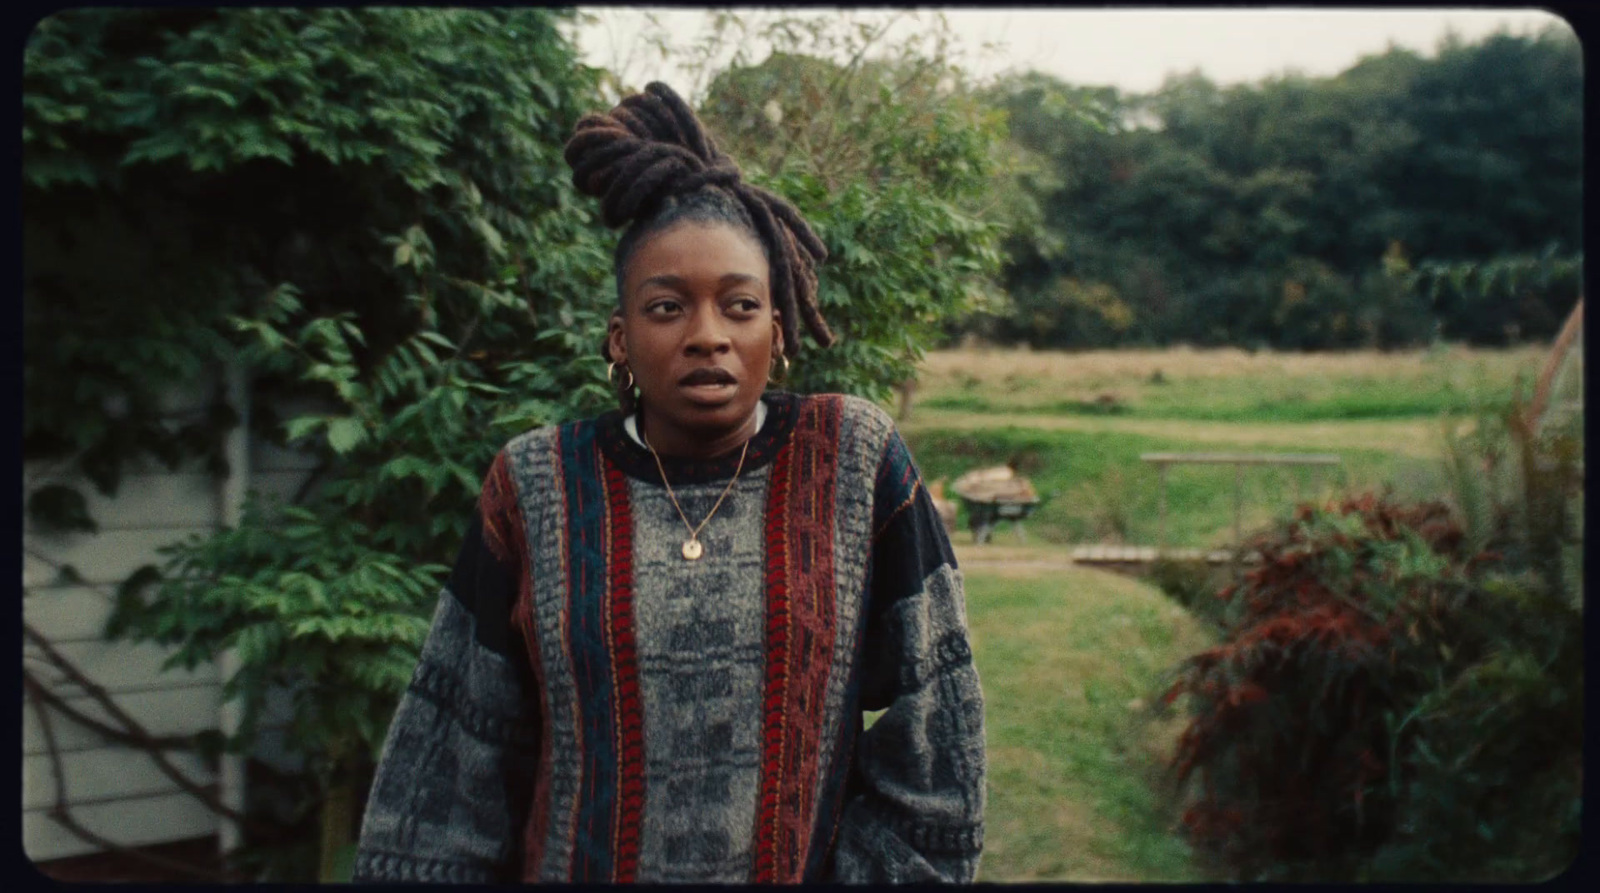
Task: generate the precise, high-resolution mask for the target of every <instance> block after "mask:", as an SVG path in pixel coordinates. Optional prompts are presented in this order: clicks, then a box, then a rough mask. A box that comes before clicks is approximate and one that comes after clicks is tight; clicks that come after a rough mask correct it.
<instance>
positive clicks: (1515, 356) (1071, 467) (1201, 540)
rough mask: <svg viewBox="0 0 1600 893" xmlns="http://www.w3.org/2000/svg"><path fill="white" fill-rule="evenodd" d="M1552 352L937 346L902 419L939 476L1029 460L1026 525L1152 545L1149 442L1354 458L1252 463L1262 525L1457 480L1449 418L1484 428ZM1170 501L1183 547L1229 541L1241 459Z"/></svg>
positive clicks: (1024, 465)
mask: <svg viewBox="0 0 1600 893" xmlns="http://www.w3.org/2000/svg"><path fill="white" fill-rule="evenodd" d="M1545 351H1546V349H1545V348H1544V347H1542V346H1537V345H1535V346H1527V347H1519V348H1514V349H1507V350H1484V349H1468V348H1463V347H1439V348H1434V349H1431V350H1419V351H1410V352H1397V353H1380V352H1376V351H1361V352H1351V353H1339V354H1281V353H1271V352H1260V353H1254V354H1252V353H1248V352H1246V351H1242V350H1234V349H1220V350H1192V349H1187V348H1175V349H1172V350H1161V351H1155V350H1132V351H1087V352H1081V353H1066V352H1034V351H1027V350H981V349H973V350H954V351H939V352H934V353H931V354H929V355H928V357H927V359H926V362H925V363H924V367H923V369H924V371H923V375H922V378H921V379H920V382H919V387H918V392H917V396H916V401H915V404H914V411H913V413H912V417H911V418H910V419H909V420H906V421H903V422H902V423H901V429H902V431H903V432H904V433H905V436H906V439H907V441H908V442H909V443H910V445H911V448H912V452H913V454H914V455H915V456H916V459H917V462H918V464H919V466H920V467H921V468H922V471H923V475H924V477H926V478H927V479H928V480H929V481H935V480H938V479H940V478H945V479H953V478H955V477H957V476H959V475H960V474H961V473H963V472H965V471H967V470H970V469H972V468H975V467H980V466H984V465H995V464H1000V463H1005V462H1011V463H1014V464H1015V466H1016V467H1017V468H1018V469H1019V470H1020V471H1021V472H1022V473H1023V474H1026V475H1028V476H1029V477H1030V478H1031V479H1032V480H1033V482H1034V485H1035V488H1036V489H1037V490H1038V491H1039V493H1040V495H1041V497H1043V504H1042V505H1041V506H1040V507H1039V509H1037V510H1036V511H1035V512H1034V514H1033V516H1032V517H1031V518H1030V519H1029V520H1028V521H1027V523H1026V528H1027V531H1028V533H1029V535H1030V536H1032V537H1034V538H1037V539H1039V540H1043V541H1045V542H1050V543H1093V542H1124V543H1137V544H1154V543H1155V542H1156V541H1157V539H1158V537H1159V530H1158V528H1159V524H1158V520H1157V519H1158V502H1159V495H1158V485H1157V474H1156V469H1155V468H1154V467H1153V466H1151V465H1149V464H1147V463H1145V462H1142V461H1140V458H1139V456H1140V454H1141V453H1146V452H1166V451H1171V452H1201V451H1204V452H1223V451H1226V452H1306V453H1335V454H1337V455H1338V456H1339V457H1340V460H1341V464H1340V465H1339V466H1337V467H1335V468H1322V469H1313V468H1305V467H1300V468H1277V467H1251V468H1247V469H1246V470H1245V471H1244V474H1243V477H1242V480H1243V499H1242V510H1241V515H1242V523H1241V526H1242V528H1243V530H1244V532H1245V534H1247V535H1248V533H1249V532H1250V531H1251V530H1252V529H1254V528H1259V527H1261V526H1263V525H1266V524H1269V523H1271V522H1272V521H1273V520H1274V519H1276V518H1279V517H1283V516H1284V515H1285V514H1286V513H1288V512H1289V511H1290V510H1291V509H1292V507H1293V505H1294V504H1295V503H1296V502H1298V501H1303V500H1324V499H1327V498H1330V497H1332V496H1335V495H1337V494H1340V493H1348V492H1352V491H1359V490H1367V489H1382V488H1385V487H1391V488H1393V489H1394V490H1395V491H1396V492H1397V493H1398V494H1400V495H1403V496H1407V497H1438V496H1442V495H1444V483H1443V477H1442V474H1441V466H1440V459H1441V456H1442V454H1443V449H1444V438H1443V433H1442V432H1443V428H1444V426H1445V425H1446V424H1448V425H1450V426H1451V427H1452V428H1454V429H1455V430H1456V431H1458V432H1460V431H1464V430H1467V429H1469V428H1470V426H1471V425H1472V423H1473V419H1474V418H1475V417H1476V416H1477V415H1478V414H1479V413H1480V412H1484V411H1488V410H1490V409H1492V408H1494V407H1495V406H1497V405H1499V404H1501V403H1503V402H1504V401H1505V399H1506V398H1508V397H1509V396H1510V395H1511V394H1512V393H1513V391H1514V390H1515V389H1516V388H1517V386H1518V382H1519V380H1520V381H1521V382H1523V383H1524V384H1526V383H1530V382H1531V381H1532V380H1533V378H1534V376H1535V375H1536V374H1537V372H1538V369H1539V366H1540V363H1541V362H1542V361H1543V359H1544V356H1545ZM1167 511H1168V519H1167V542H1168V543H1169V544H1171V545H1175V546H1197V547H1225V546H1227V545H1229V544H1231V543H1232V542H1233V527H1234V520H1233V515H1234V469H1233V467H1232V466H1196V465H1180V466H1174V467H1173V468H1171V469H1170V470H1169V472H1168V480H1167ZM998 535H999V536H1001V537H1002V538H1006V539H1008V538H1009V536H1010V534H1009V533H1008V532H1007V531H1005V530H1001V531H999V534H998Z"/></svg>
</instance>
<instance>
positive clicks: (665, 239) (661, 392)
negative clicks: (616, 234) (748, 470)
mask: <svg viewBox="0 0 1600 893" xmlns="http://www.w3.org/2000/svg"><path fill="white" fill-rule="evenodd" d="M768 274H769V270H768V267H767V259H766V256H765V255H764V254H763V253H762V251H761V246H760V245H759V244H758V243H757V242H756V241H755V240H754V239H753V238H752V237H751V236H750V235H749V234H748V233H745V232H744V231H742V230H739V229H736V228H734V227H732V226H728V225H726V224H719V223H701V222H698V221H684V222H682V223H678V224H675V225H673V226H671V227H669V228H667V229H665V230H662V231H661V232H658V233H655V234H654V235H651V236H649V237H647V238H646V239H645V240H644V241H643V242H641V243H640V244H639V246H638V247H637V248H636V249H635V250H634V253H633V257H632V258H631V259H630V260H629V262H628V265H627V267H626V268H625V269H624V271H623V285H622V307H621V309H620V310H619V311H618V312H617V313H616V314H614V315H613V316H612V318H611V330H610V333H609V337H610V339H611V340H610V348H611V357H612V359H613V360H615V361H616V362H617V363H619V364H626V365H627V366H628V368H629V369H631V370H632V371H633V376H634V379H635V381H637V382H638V385H639V400H640V403H642V404H643V405H644V408H645V415H646V419H647V424H648V425H650V427H651V428H652V430H655V431H658V432H660V433H662V434H667V433H669V432H670V433H671V434H673V435H678V436H681V437H686V438H689V439H690V440H695V439H701V440H709V439H713V438H716V437H717V436H719V435H724V436H725V435H727V434H728V433H729V432H731V431H733V430H735V429H738V428H740V427H742V426H744V425H745V424H747V423H748V422H749V421H750V420H751V419H752V418H753V416H754V413H755V408H756V403H757V402H758V401H759V400H760V399H761V394H762V392H763V391H764V390H766V383H767V376H768V374H769V372H770V370H771V368H772V359H773V351H774V350H775V349H776V348H777V338H778V332H779V329H778V324H777V314H776V313H775V312H774V310H773V307H772V296H771V292H770V289H769V283H768ZM752 433H753V432H752ZM663 449H665V447H664V446H663Z"/></svg>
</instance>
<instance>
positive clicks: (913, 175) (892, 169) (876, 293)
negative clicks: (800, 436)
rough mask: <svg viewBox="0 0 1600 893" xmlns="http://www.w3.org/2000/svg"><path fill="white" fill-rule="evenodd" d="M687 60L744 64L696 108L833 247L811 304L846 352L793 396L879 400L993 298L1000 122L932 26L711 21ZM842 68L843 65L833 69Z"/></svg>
mask: <svg viewBox="0 0 1600 893" xmlns="http://www.w3.org/2000/svg"><path fill="white" fill-rule="evenodd" d="M714 24H715V25H716V27H715V28H714V29H713V30H712V32H711V34H710V35H708V36H707V37H705V38H704V39H703V40H702V42H701V44H700V45H699V48H698V49H693V50H687V51H685V50H680V51H679V52H682V53H683V54H684V55H685V56H687V57H689V58H700V59H714V58H718V57H719V50H718V48H719V47H722V46H726V45H732V46H737V47H744V46H748V45H751V44H762V45H767V46H770V47H771V48H772V51H771V53H770V54H769V55H768V56H767V57H766V58H765V59H764V60H762V61H761V62H759V63H756V64H751V62H750V60H749V59H747V58H745V57H744V56H743V54H742V53H736V54H735V55H734V58H733V60H732V63H731V64H730V65H729V66H728V67H727V68H725V69H722V70H719V71H717V72H715V74H714V76H713V77H711V78H710V81H709V85H708V87H707V89H706V94H705V96H704V98H703V99H701V100H700V101H699V103H698V106H699V112H700V114H701V116H702V117H703V118H704V120H705V122H706V125H707V127H708V129H710V130H711V132H712V133H714V134H716V137H717V140H718V145H719V146H721V147H722V149H723V150H724V151H726V152H727V153H728V154H730V155H731V156H733V157H734V158H735V159H736V160H737V161H738V162H739V163H740V165H741V166H742V167H743V168H744V169H745V171H746V174H747V176H749V177H750V178H751V180H752V181H753V182H756V183H758V184H760V185H762V186H765V187H767V188H770V189H772V190H774V191H775V192H777V193H779V194H780V195H783V196H785V197H786V198H788V199H789V200H790V201H792V202H794V204H795V205H796V207H798V208H799V210H800V212H801V213H802V214H804V215H805V216H806V219H807V220H808V221H810V223H811V225H812V227H813V228H814V229H815V230H816V232H817V234H818V236H819V237H820V238H821V239H822V240H823V242H824V243H825V244H826V245H827V247H828V251H829V258H828V261H827V263H825V264H824V265H823V267H822V269H821V271H820V285H819V289H818V291H819V295H820V299H821V305H822V310H823V313H824V315H825V316H826V317H827V318H828V320H829V325H830V326H831V327H832V328H833V330H834V331H835V332H836V333H838V334H839V336H840V338H839V342H838V343H837V344H835V345H834V346H833V347H832V348H830V349H828V350H826V351H810V352H807V353H805V354H803V355H802V356H801V357H799V358H798V359H797V361H796V362H795V363H794V368H793V370H792V373H791V377H790V380H789V382H788V384H787V385H786V386H787V387H790V388H793V389H795V390H799V391H803V392H816V391H842V392H847V393H856V394H859V395H862V396H866V397H870V398H879V399H881V398H884V397H886V396H887V395H888V393H889V391H890V388H892V387H893V386H894V385H895V384H897V383H899V382H901V381H904V380H906V379H908V378H910V377H911V376H912V374H913V371H914V369H915V365H916V363H917V361H918V360H920V359H921V356H922V351H923V350H924V349H925V348H926V347H927V345H928V344H929V343H930V341H932V340H933V339H935V338H937V337H938V335H939V333H940V331H941V329H942V328H943V327H944V325H945V324H946V323H947V322H948V321H949V320H951V319H952V318H954V317H957V316H959V315H962V314H964V313H965V312H967V311H968V310H969V309H970V308H971V307H972V306H973V305H974V304H975V303H976V302H978V301H980V300H982V299H984V298H985V297H986V296H987V297H992V292H993V277H994V276H995V274H996V273H997V272H998V269H999V264H1000V255H999V252H998V240H999V235H1000V231H1001V228H1002V226H1003V221H1002V218H1001V217H1000V214H999V211H998V209H996V208H995V207H993V206H992V203H991V201H990V199H989V196H988V195H987V187H988V185H989V184H990V182H991V181H992V178H993V177H994V176H995V175H996V173H997V171H996V166H995V162H996V159H997V157H998V156H997V154H996V153H997V148H998V147H999V146H1000V144H1001V141H1002V139H1003V136H1004V128H1003V122H1002V121H1001V119H1000V116H999V115H997V114H996V113H995V112H994V111H992V110H990V109H986V108H985V107H984V106H983V105H981V104H980V103H979V102H978V101H977V99H976V97H975V95H974V94H973V93H972V92H971V91H970V89H968V85H967V83H966V79H965V77H964V75H963V73H962V71H961V69H960V68H959V66H958V65H957V64H956V60H955V58H954V52H953V50H952V49H951V35H950V33H949V28H948V26H947V25H945V24H944V23H943V21H942V20H941V19H937V18H936V19H933V20H931V21H923V22H920V24H919V22H917V21H911V22H908V24H910V25H913V26H916V27H915V29H914V30H913V31H912V32H911V33H910V35H909V36H907V37H904V38H900V39H896V40H894V41H892V42H890V41H887V40H885V35H886V34H887V33H888V32H889V30H890V29H891V28H893V27H895V25H896V22H895V21H894V20H890V21H884V22H878V23H875V24H874V23H872V22H869V21H858V20H857V19H855V18H854V17H852V16H850V15H828V16H799V15H777V16H770V17H750V18H744V17H740V16H735V15H733V14H730V13H721V14H718V15H717V16H716V18H715V21H714ZM833 59H843V60H845V61H843V62H835V61H831V60H833Z"/></svg>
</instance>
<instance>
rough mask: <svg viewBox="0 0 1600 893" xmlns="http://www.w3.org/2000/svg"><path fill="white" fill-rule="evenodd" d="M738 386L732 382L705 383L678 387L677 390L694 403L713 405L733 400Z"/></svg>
mask: <svg viewBox="0 0 1600 893" xmlns="http://www.w3.org/2000/svg"><path fill="white" fill-rule="evenodd" d="M738 387H739V386H738V385H737V384H735V383H733V382H705V383H702V384H685V385H679V386H678V389H679V390H680V391H682V392H683V394H684V396H685V397H688V398H689V399H690V400H691V401H693V402H695V403H705V404H708V405H715V404H720V403H726V402H728V401H729V400H730V399H732V398H733V393H734V391H736V390H738Z"/></svg>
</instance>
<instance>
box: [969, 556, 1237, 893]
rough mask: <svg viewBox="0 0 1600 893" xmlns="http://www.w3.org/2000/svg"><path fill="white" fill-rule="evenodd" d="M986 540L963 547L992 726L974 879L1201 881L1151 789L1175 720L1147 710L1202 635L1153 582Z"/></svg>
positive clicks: (1157, 790)
mask: <svg viewBox="0 0 1600 893" xmlns="http://www.w3.org/2000/svg"><path fill="white" fill-rule="evenodd" d="M985 548H995V547H976V548H974V547H968V546H961V545H959V544H958V546H957V549H958V560H959V561H961V562H962V567H963V573H964V575H965V578H966V593H967V616H968V622H969V624H970V626H971V633H972V646H973V655H974V661H975V663H976V665H977V668H978V673H979V676H980V678H981V679H982V682H983V690H984V700H985V722H986V728H987V733H988V761H989V799H988V815H987V821H986V829H985V845H984V856H983V861H982V863H981V867H980V869H979V875H978V880H980V881H1046V880H1051V881H1187V880H1199V879H1202V878H1201V875H1200V874H1199V873H1198V869H1197V867H1196V866H1194V865H1193V864H1191V861H1190V856H1189V852H1188V848H1187V847H1186V846H1185V845H1184V844H1183V842H1182V841H1181V839H1180V838H1179V836H1178V835H1177V834H1176V833H1175V831H1174V827H1175V822H1176V819H1177V817H1176V815H1175V813H1174V811H1173V808H1172V805H1171V802H1170V798H1167V797H1164V796H1163V795H1162V794H1161V790H1162V788H1161V786H1160V785H1159V784H1156V783H1152V782H1153V779H1154V777H1155V776H1156V774H1158V773H1160V772H1161V771H1162V768H1163V766H1164V759H1165V757H1166V755H1167V754H1168V753H1170V747H1171V744H1172V741H1173V740H1174V737H1175V735H1176V732H1177V730H1178V728H1179V724H1178V721H1176V720H1168V721H1157V720H1155V719H1153V718H1152V717H1151V715H1150V713H1149V710H1148V708H1147V706H1146V705H1148V704H1150V703H1153V701H1154V699H1155V696H1156V695H1159V692H1160V690H1161V686H1160V680H1161V678H1162V674H1163V671H1165V670H1167V669H1168V668H1169V667H1171V666H1173V665H1175V664H1176V663H1177V662H1178V661H1180V660H1181V659H1182V658H1184V657H1187V656H1188V655H1190V654H1193V653H1194V652H1196V651H1198V650H1200V649H1202V648H1204V647H1206V646H1207V645H1208V644H1209V643H1210V642H1209V639H1208V637H1207V633H1206V632H1205V631H1204V630H1203V629H1202V627H1201V626H1200V625H1199V624H1198V623H1197V622H1195V621H1194V620H1193V619H1192V618H1191V617H1190V616H1189V615H1188V614H1187V613H1186V612H1185V611H1184V610H1183V609H1181V608H1179V607H1177V606H1176V605H1174V604H1173V603H1172V602H1170V601H1168V600H1167V599H1166V598H1165V597H1164V596H1163V595H1161V593H1160V592H1158V591H1157V590H1155V589H1154V588H1153V587H1150V586H1147V585H1145V584H1143V583H1140V582H1139V581H1137V580H1133V579H1130V578H1127V577H1123V576H1119V575H1116V574H1112V573H1109V572H1105V571H1098V570H1092V569H1088V568H1075V567H1064V566H1061V563H1062V562H1064V560H1065V557H1066V556H1065V552H1064V551H1063V550H1060V549H1050V548H1048V547H1034V548H1031V549H1018V548H1015V547H1009V548H1008V547H998V548H999V549H1001V550H1003V554H1004V560H1003V561H998V562H996V561H992V560H991V561H983V560H980V559H979V558H977V557H975V556H979V555H981V554H982V553H983V552H984V550H985ZM1041 558H1043V559H1050V558H1053V559H1054V560H1055V562H1056V565H1055V566H1045V565H1044V564H1043V563H1042V562H1040V561H1038V560H1036V559H1041Z"/></svg>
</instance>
